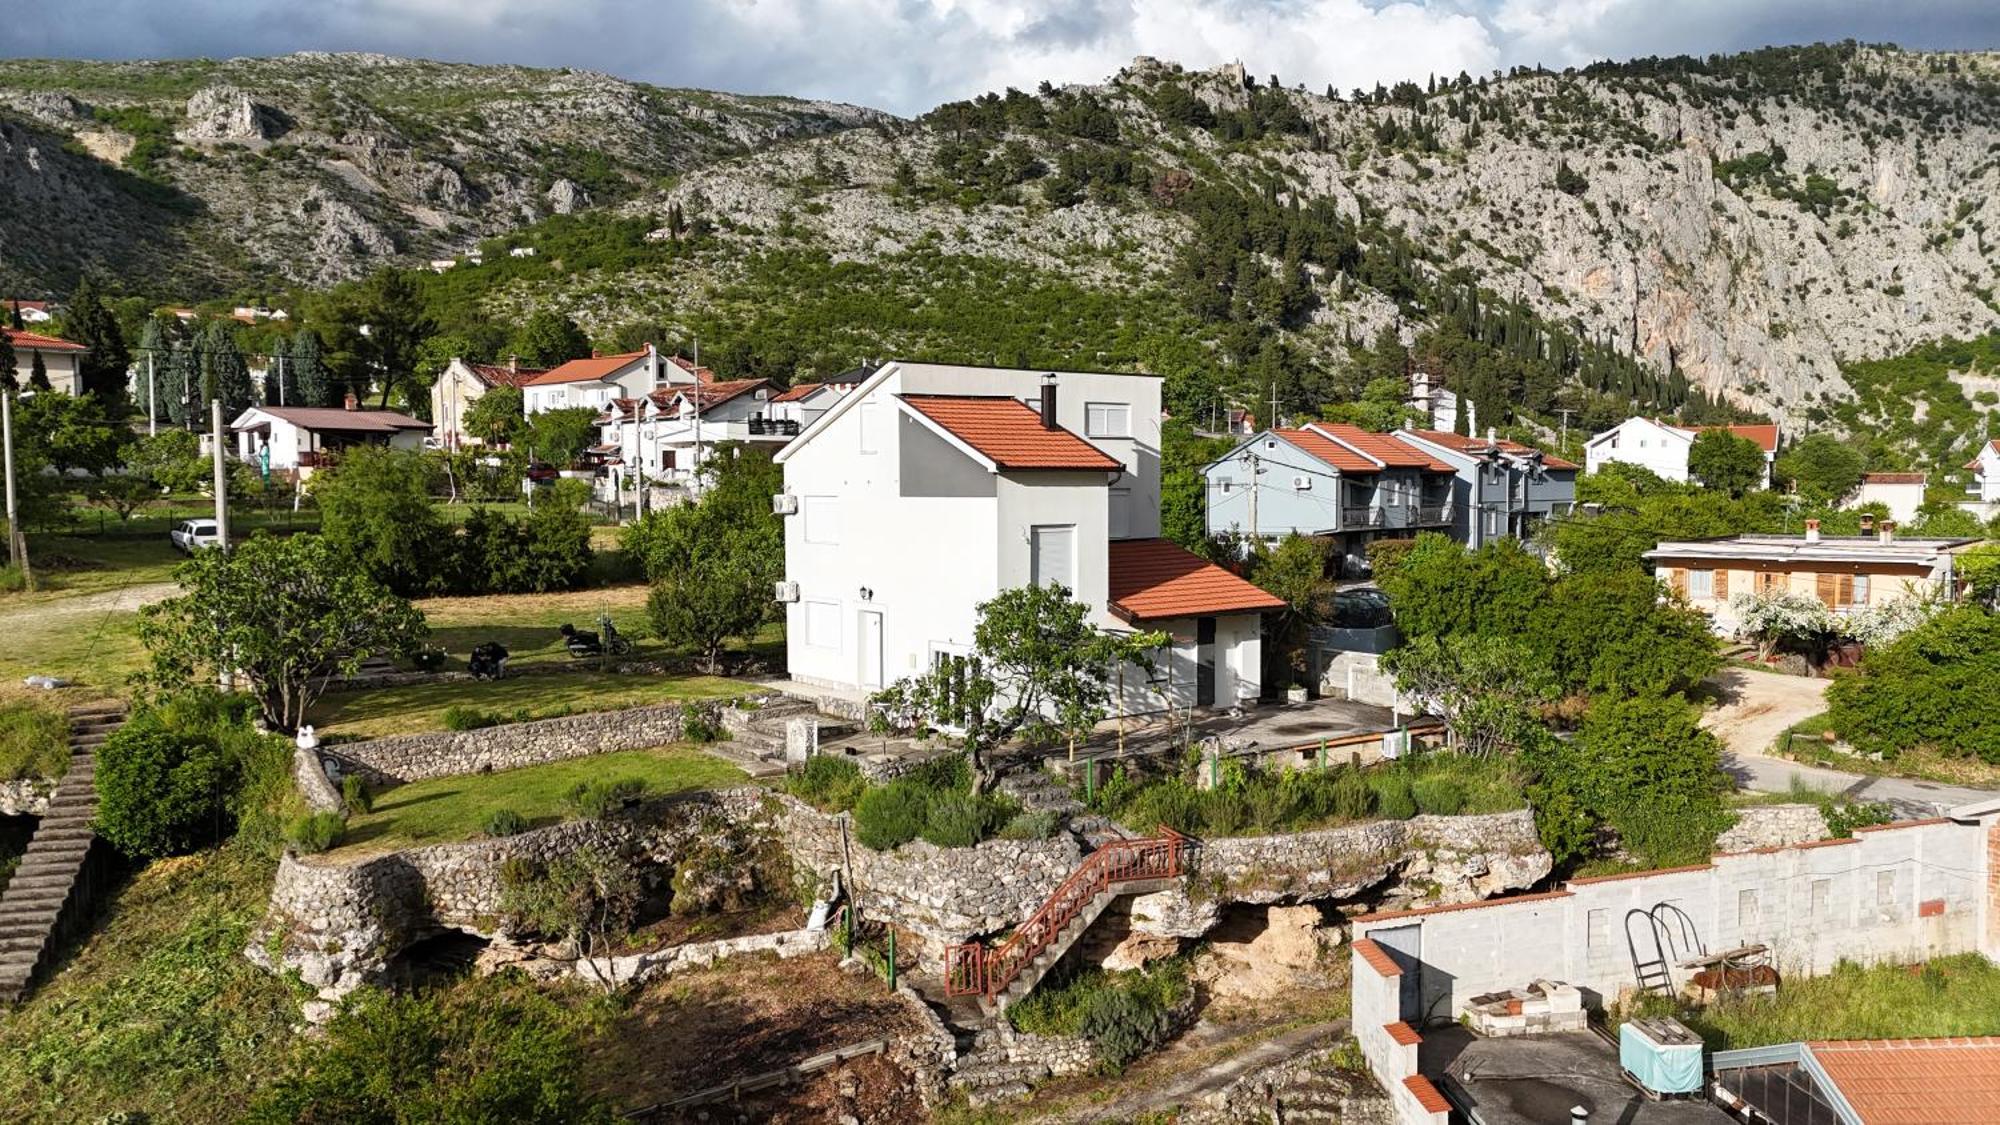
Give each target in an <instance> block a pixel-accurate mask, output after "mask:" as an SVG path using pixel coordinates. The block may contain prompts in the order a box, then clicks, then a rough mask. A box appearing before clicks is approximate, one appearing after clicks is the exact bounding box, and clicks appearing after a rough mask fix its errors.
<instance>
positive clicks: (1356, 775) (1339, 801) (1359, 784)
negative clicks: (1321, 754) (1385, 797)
mask: <svg viewBox="0 0 2000 1125" xmlns="http://www.w3.org/2000/svg"><path fill="white" fill-rule="evenodd" d="M1372 796H1373V794H1371V793H1370V792H1369V790H1368V781H1367V779H1366V778H1364V777H1362V776H1361V772H1360V771H1359V770H1353V769H1344V770H1341V771H1340V774H1339V776H1338V777H1336V778H1335V779H1334V782H1333V813H1334V815H1335V816H1338V817H1340V818H1341V819H1342V820H1360V819H1361V818H1363V817H1365V816H1367V815H1368V805H1369V801H1370V799H1371V798H1372Z"/></svg>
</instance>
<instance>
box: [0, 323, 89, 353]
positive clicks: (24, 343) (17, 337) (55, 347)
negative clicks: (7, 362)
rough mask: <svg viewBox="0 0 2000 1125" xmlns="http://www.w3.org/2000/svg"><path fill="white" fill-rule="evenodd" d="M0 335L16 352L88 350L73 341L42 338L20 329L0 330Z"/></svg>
mask: <svg viewBox="0 0 2000 1125" xmlns="http://www.w3.org/2000/svg"><path fill="white" fill-rule="evenodd" d="M0 334H4V335H5V336H6V337H7V342H8V343H10V344H12V345H14V349H15V350H16V351H31V352H87V351H89V350H90V349H89V348H86V347H84V346H83V345H82V344H79V343H76V342H75V341H73V340H63V339H59V338H57V337H55V336H44V335H42V334H41V333H40V332H28V331H25V330H23V329H20V328H0Z"/></svg>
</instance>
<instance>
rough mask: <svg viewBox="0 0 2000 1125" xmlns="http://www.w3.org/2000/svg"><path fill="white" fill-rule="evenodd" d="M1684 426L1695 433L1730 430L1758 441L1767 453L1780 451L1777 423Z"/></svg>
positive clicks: (1759, 446)
mask: <svg viewBox="0 0 2000 1125" xmlns="http://www.w3.org/2000/svg"><path fill="white" fill-rule="evenodd" d="M1684 428H1686V429H1689V430H1692V431H1694V432H1695V433H1701V432H1703V431H1705V430H1728V431H1729V432H1730V433H1732V434H1735V435H1736V436H1737V437H1740V438H1748V439H1750V440H1751V441H1754V442H1756V443H1757V448H1759V449H1761V450H1763V451H1764V452H1766V453H1776V452H1777V451H1778V427H1777V426H1775V425H1763V426H1687V427H1684Z"/></svg>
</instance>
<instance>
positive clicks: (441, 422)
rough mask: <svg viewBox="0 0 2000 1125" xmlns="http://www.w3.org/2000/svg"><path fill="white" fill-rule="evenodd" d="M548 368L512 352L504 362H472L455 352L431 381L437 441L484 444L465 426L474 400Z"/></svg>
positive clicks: (450, 446)
mask: <svg viewBox="0 0 2000 1125" xmlns="http://www.w3.org/2000/svg"><path fill="white" fill-rule="evenodd" d="M547 370H548V369H547V368H543V367H522V366H521V360H520V358H519V357H518V356H510V357H509V358H508V360H507V362H506V363H504V364H499V363H471V362H468V361H467V360H464V359H460V358H458V357H456V356H454V357H453V358H452V361H451V363H450V364H449V365H448V366H446V367H445V369H444V371H443V372H442V373H441V374H439V375H438V379H437V382H435V383H433V384H431V417H432V418H434V419H436V421H437V431H438V432H437V438H438V441H439V442H441V443H443V445H444V446H445V447H446V448H448V449H457V448H458V447H460V446H461V445H482V444H484V442H482V441H481V440H480V439H479V438H477V437H474V436H473V435H471V434H469V433H467V432H466V430H465V416H466V414H467V413H469V412H470V411H471V410H472V404H473V403H475V402H478V401H479V399H480V396H482V395H484V394H485V393H486V392H487V391H490V390H492V389H493V388H495V387H519V386H522V385H523V384H525V383H527V382H528V380H530V379H533V378H534V377H535V376H537V375H541V374H544V373H546V371H547ZM523 400H524V402H525V395H524V396H523Z"/></svg>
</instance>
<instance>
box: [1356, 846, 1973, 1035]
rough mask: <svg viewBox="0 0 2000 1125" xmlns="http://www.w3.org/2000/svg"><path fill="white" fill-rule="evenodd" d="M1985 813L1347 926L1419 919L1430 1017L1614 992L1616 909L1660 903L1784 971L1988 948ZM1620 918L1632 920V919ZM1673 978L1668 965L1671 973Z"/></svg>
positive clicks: (1618, 964) (1617, 974)
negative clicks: (1578, 992) (1566, 993)
mask: <svg viewBox="0 0 2000 1125" xmlns="http://www.w3.org/2000/svg"><path fill="white" fill-rule="evenodd" d="M1995 819H1996V818H1991V817H1989V818H1987V820H1986V821H1984V822H1982V821H1954V820H1950V819H1938V820H1928V821H1911V822H1905V823H1902V824H1893V825H1883V826H1880V827H1877V828H1870V829H1862V830H1860V831H1859V832H1858V833H1857V834H1856V836H1855V837H1854V838H1852V839H1844V840H1824V841H1818V842H1815V843H1810V844H1801V845H1796V846H1791V847H1777V848H1762V849H1758V850H1755V851H1750V852H1743V853H1738V854H1734V855H1720V856H1717V857H1715V859H1714V860H1712V861H1711V862H1709V863H1705V864H1699V865H1695V866H1692V867H1685V868H1677V869H1671V870H1665V871H1652V872H1643V873H1639V874H1634V875H1618V876H1607V877H1602V878H1595V879H1574V880H1571V881H1569V882H1568V883H1566V884H1564V886H1563V887H1562V888H1561V889H1560V890H1554V891H1546V892H1542V893H1539V894H1532V895H1519V896H1515V897H1512V898H1507V899H1498V900H1493V901H1489V902H1483V903H1470V904H1465V905H1461V906H1445V907H1434V908H1431V909H1426V910H1407V911H1395V912H1389V913H1381V914H1373V915H1366V916H1363V917H1361V918H1357V919H1356V920H1355V922H1354V937H1355V938H1356V939H1362V938H1366V937H1368V936H1369V935H1370V934H1371V933H1374V932H1376V931H1378V930H1382V929H1385V928H1389V927H1400V926H1410V925H1416V926H1418V927H1420V936H1419V939H1418V942H1419V946H1420V953H1419V955H1418V956H1419V958H1420V960H1421V962H1422V964H1421V965H1420V967H1419V971H1420V972H1421V974H1422V984H1421V997H1422V999H1421V1009H1422V1010H1423V1011H1424V1012H1426V1013H1430V1014H1431V1015H1432V1017H1433V1018H1435V1019H1439V1020H1449V1019H1453V1018H1455V1017H1456V1016H1457V1015H1458V1013H1459V1012H1460V1011H1461V1010H1462V1009H1463V1008H1464V1005H1465V1003H1466V1001H1467V1000H1468V999H1469V998H1471V997H1473V996H1476V995H1479V994H1481V993H1485V992H1493V991H1498V990H1502V989H1508V988H1515V987H1518V986H1520V985H1523V984H1525V983H1527V982H1529V981H1532V980H1535V979H1537V978H1546V979H1551V980H1561V981H1567V982H1568V983H1570V984H1573V985H1575V986H1577V987H1579V988H1582V989H1584V990H1586V993H1587V1001H1588V1002H1589V1003H1591V1004H1592V1005H1602V1004H1604V1003H1608V1002H1611V1001H1613V1000H1616V999H1617V998H1618V996H1619V995H1620V994H1621V992H1623V991H1624V990H1626V989H1629V988H1631V987H1632V986H1633V983H1634V981H1633V971H1632V956H1631V952H1630V949H1629V947H1628V944H1627V940H1626V918H1627V914H1628V912H1629V911H1631V910H1634V909H1642V910H1643V909H1649V908H1651V907H1653V906H1654V905H1656V904H1658V903H1663V902H1665V903H1672V904H1674V905H1676V906H1678V907H1679V908H1680V909H1681V910H1683V911H1685V912H1686V914H1687V915H1688V917H1689V918H1690V919H1692V921H1693V923H1694V926H1695V929H1696V931H1697V933H1698V935H1699V936H1700V938H1701V940H1702V942H1703V944H1704V945H1705V946H1706V948H1707V949H1708V950H1709V951H1710V952H1719V951H1721V950H1726V949H1731V948H1734V947H1737V946H1743V945H1750V944H1757V943H1761V944H1765V945H1768V946H1769V947H1770V949H1771V958H1772V963H1773V964H1774V965H1775V966H1776V967H1777V969H1778V971H1779V972H1780V973H1783V974H1786V975H1790V976H1801V975H1804V976H1814V975H1819V974H1821V973H1825V972H1827V971H1828V970H1830V969H1831V968H1832V967H1833V966H1834V964H1835V963H1836V962H1838V961H1840V960H1842V959H1846V960H1852V961H1859V962H1863V963H1871V962H1881V961H1894V962H1913V961H1919V960H1922V959H1925V958H1927V957H1932V956H1938V955H1943V954H1949V953H1960V952H1966V951H1971V950H1978V949H1981V948H1982V947H1986V948H1989V949H1990V948H1991V947H1992V945H1993V944H1994V943H1995V942H1994V938H1995V923H1994V922H1993V920H1992V914H1991V911H1990V909H1989V906H1988V901H1987V900H1988V895H1989V880H1990V878H1991V876H1990V871H1991V870H1992V868H1991V867H1990V866H1989V851H1990V850H1991V851H1996V852H2000V844H1995V843H1993V842H1992V841H1991V839H1990V838H1989V830H1990V828H1991V827H1992V824H1993V822H1994V820H1995ZM1634 930H1635V932H1637V933H1641V934H1643V932H1644V931H1643V930H1642V929H1641V928H1640V927H1639V925H1638V924H1637V923H1635V926H1634ZM1684 976H1685V973H1684V972H1683V971H1681V970H1680V969H1679V968H1678V967H1675V969H1674V980H1675V983H1676V984H1679V983H1680V982H1681V980H1682V979H1683V977H1684ZM1356 1022H1357V1024H1359V1022H1360V1021H1359V1018H1358V1017H1357V1020H1356Z"/></svg>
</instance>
